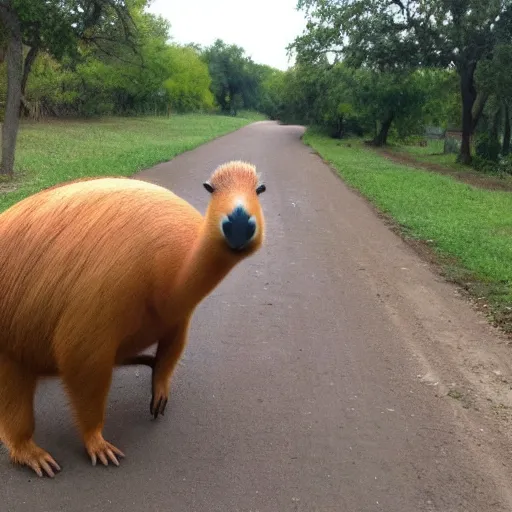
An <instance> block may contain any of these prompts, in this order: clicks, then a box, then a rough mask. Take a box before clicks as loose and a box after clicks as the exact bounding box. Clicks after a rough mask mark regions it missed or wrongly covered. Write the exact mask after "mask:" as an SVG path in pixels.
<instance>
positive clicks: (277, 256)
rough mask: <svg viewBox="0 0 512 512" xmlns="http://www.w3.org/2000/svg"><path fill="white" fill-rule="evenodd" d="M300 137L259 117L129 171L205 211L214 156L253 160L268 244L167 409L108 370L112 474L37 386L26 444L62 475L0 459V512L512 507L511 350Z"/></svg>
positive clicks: (204, 336) (229, 282) (197, 347)
mask: <svg viewBox="0 0 512 512" xmlns="http://www.w3.org/2000/svg"><path fill="white" fill-rule="evenodd" d="M301 134H302V128H300V127H282V126H278V125H276V124H275V123H271V122H261V123H256V124H253V125H251V126H249V127H246V128H243V129H242V130H240V131H238V132H236V133H234V134H231V135H228V136H226V137H223V138H221V139H218V140H216V141H214V142H212V143H210V144H207V145H205V146H203V147H201V148H199V149H197V150H195V151H192V152H189V153H186V154H183V155H181V156H179V157H177V158H176V159H174V160H173V161H172V162H170V163H166V164H162V165H159V166H157V167H155V168H153V169H150V170H148V171H145V172H143V173H141V177H143V178H144V179H147V180H150V181H154V182H157V183H159V184H162V185H164V186H167V187H170V188H172V189H173V190H175V191H176V192H177V193H179V194H181V195H183V196H184V197H185V198H187V199H188V200H189V201H191V202H192V203H193V204H194V205H195V206H197V207H199V208H200V209H201V211H204V208H205V205H206V202H207V200H208V194H207V193H206V192H205V191H204V189H203V187H202V186H201V183H202V181H203V180H204V179H205V178H206V177H207V176H208V175H209V173H210V172H211V170H212V169H213V168H214V167H215V166H216V165H218V164H220V163H223V162H225V161H226V160H231V159H237V158H242V159H245V160H248V161H250V162H252V163H254V164H256V165H257V166H258V168H259V170H260V171H261V172H262V173H263V174H264V179H265V182H266V184H267V192H266V193H265V194H264V195H263V196H262V203H263V207H264V211H265V215H266V219H267V224H268V239H267V244H266V246H265V247H264V248H263V249H262V250H261V252H260V253H259V254H258V255H257V256H255V257H253V258H252V259H250V260H247V261H246V262H244V263H242V264H241V265H240V266H238V267H237V268H236V269H235V270H234V271H233V272H232V274H230V275H229V277H228V278H227V279H226V280H225V281H224V282H223V283H222V284H221V285H220V286H219V288H217V289H216V290H215V292H214V294H213V295H211V296H210V297H209V298H208V299H207V300H206V301H205V302H203V303H202V304H201V305H200V307H199V309H198V310H197V313H196V316H195V318H194V322H193V327H192V330H191V337H190V343H189V345H188V348H187V351H186V354H185V357H184V360H183V364H181V365H180V366H179V368H178V371H177V373H176V375H175V380H174V386H173V389H172V392H171V399H170V402H169V405H168V408H167V411H166V416H165V417H164V418H161V419H159V420H158V421H157V422H154V421H152V420H151V419H150V416H149V399H150V379H149V371H148V369H146V368H140V369H136V368H126V369H122V370H119V371H117V373H116V374H115V378H114V382H113V386H112V391H111V394H110V401H109V406H108V415H107V418H108V419H107V427H106V437H107V438H108V439H109V440H111V441H112V442H113V443H114V444H116V445H117V446H119V448H121V449H122V450H124V451H125V453H126V455H127V457H126V459H124V461H123V462H122V463H121V467H120V468H113V467H110V468H108V469H106V468H103V467H96V468H92V467H91V466H90V464H89V462H88V460H87V459H86V457H85V456H84V453H83V449H82V446H81V445H80V443H79V442H78V440H77V437H76V433H75V430H74V428H73V426H72V422H71V418H70V413H69V409H68V408H67V405H66V400H65V397H64V394H63V392H62V390H61V388H60V385H59V384H58V383H57V382H49V383H44V384H43V385H41V386H40V389H39V392H38V395H37V404H36V405H37V411H36V414H37V439H38V441H39V442H40V443H41V444H42V446H44V447H45V448H47V449H48V450H49V451H50V452H51V453H52V454H53V455H54V456H55V458H56V459H57V460H58V461H59V462H60V463H61V464H62V466H63V472H62V473H61V474H60V475H58V477H57V478H56V479H55V480H53V481H51V480H48V479H45V480H39V479H37V478H34V477H33V476H32V474H31V473H30V472H29V471H26V470H15V469H12V468H11V467H10V465H9V463H8V462H7V461H6V457H5V456H4V455H3V454H2V458H1V459H0V511H2V512H4V511H5V512H22V511H27V512H43V511H48V512H60V511H66V512H77V511H84V512H86V511H109V512H110V511H119V512H121V511H127V512H128V511H134V512H164V511H166V512H167V511H169V512H171V511H172V512H250V511H252V512H256V511H259V512H288V511H290V512H333V511H339V512H370V511H371V512H374V511H375V512H376V511H386V512H423V511H439V512H455V511H457V512H459V511H460V512H462V511H464V512H466V511H475V512H486V511H510V510H512V487H511V486H512V478H511V476H512V475H511V472H510V465H511V462H510V447H512V444H510V439H508V432H507V429H506V428H503V427H502V425H503V424H504V421H506V420H507V417H506V411H507V409H506V408H499V409H498V408H496V407H494V406H495V405H496V404H498V403H499V402H502V403H505V404H507V403H508V402H507V400H508V393H510V386H509V385H508V384H507V383H505V382H503V381H506V380H507V378H508V375H509V374H512V371H511V369H510V367H509V365H508V363H507V361H509V360H510V357H509V356H508V355H507V351H508V350H510V349H508V348H507V346H506V344H505V342H504V340H502V339H501V338H500V337H499V336H498V335H497V334H495V333H492V331H491V329H490V328H489V327H488V326H487V325H486V323H485V321H484V320H483V319H482V318H480V317H479V316H477V314H476V313H474V312H473V311H472V310H471V308H470V307H469V306H468V305H467V304H466V303H465V302H464V301H463V300H462V299H461V298H460V297H458V296H457V293H456V290H455V289H454V288H453V287H452V286H450V285H448V284H445V283H444V282H442V280H441V279H440V278H438V277H436V275H435V274H434V273H432V272H431V270H430V269H429V268H428V267H427V265H426V264H424V263H423V262H422V261H421V260H420V259H419V258H418V257H417V256H416V255H415V254H414V253H413V252H412V251H411V250H410V249H409V248H408V246H406V245H405V244H404V243H402V242H401V241H400V239H399V238H397V237H396V236H395V235H394V234H393V233H392V232H391V231H390V230H389V229H388V228H387V227H386V226H385V225H384V223H383V222H382V221H381V220H380V219H379V218H378V217H377V216H376V215H375V214H374V213H373V211H372V209H371V208H370V207H369V206H368V205H367V204H366V203H365V201H364V200H362V199H361V198H360V197H358V196H357V195H356V194H355V193H353V192H351V191H349V190H348V189H347V188H346V186H345V185H344V184H343V182H342V181H341V180H340V179H339V178H337V177H336V176H335V175H334V173H332V172H331V170H330V169H329V168H328V167H327V166H326V165H325V164H323V163H322V161H321V160H320V159H319V158H318V157H317V156H316V155H315V154H313V153H312V152H311V150H310V149H308V148H307V147H306V146H304V145H303V144H302V143H301V141H300V136H301ZM505 356H506V357H505ZM452 388H453V389H452ZM450 389H452V391H451V392H450V394H451V395H452V396H451V397H450V396H447V393H448V391H450ZM453 390H455V391H453ZM496 411H498V412H499V413H500V414H502V415H505V416H503V417H502V418H497V417H496V415H495V412H496Z"/></svg>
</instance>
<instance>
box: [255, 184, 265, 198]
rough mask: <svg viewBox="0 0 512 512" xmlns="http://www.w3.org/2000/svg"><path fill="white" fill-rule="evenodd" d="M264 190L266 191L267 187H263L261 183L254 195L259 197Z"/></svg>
mask: <svg viewBox="0 0 512 512" xmlns="http://www.w3.org/2000/svg"><path fill="white" fill-rule="evenodd" d="M265 190H267V187H266V186H265V184H264V183H262V184H261V185H260V186H259V187H258V188H257V189H256V194H258V195H260V194H263V192H265Z"/></svg>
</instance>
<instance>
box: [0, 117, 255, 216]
mask: <svg viewBox="0 0 512 512" xmlns="http://www.w3.org/2000/svg"><path fill="white" fill-rule="evenodd" d="M259 119H264V117H263V116H261V115H259V114H255V113H253V112H242V113H240V114H239V115H238V116H237V117H228V116H220V115H199V114H197V115H175V116H171V117H170V118H162V117H140V118H107V119H102V120H92V121H49V122H42V123H24V124H22V127H21V129H20V133H19V138H18V146H17V153H16V173H17V177H16V179H15V181H14V182H7V181H3V182H0V211H3V210H5V209H6V208H8V207H9V206H11V205H12V204H14V203H16V202H17V201H19V200H21V199H23V198H24V197H26V196H28V195H30V194H33V193H35V192H37V191H39V190H41V189H43V188H46V187H49V186H52V185H54V184H56V183H60V182H63V181H68V180H72V179H76V178H81V177H86V176H104V175H122V176H130V175H133V174H134V173H135V172H137V171H139V170H141V169H144V168H147V167H150V166H152V165H155V164H157V163H159V162H163V161H167V160H170V159H172V158H174V157H175V156H176V155H178V154H180V153H182V152H184V151H187V150H190V149H193V148H195V147H197V146H199V145H201V144H203V143H205V142H208V141H210V140H212V139H214V138H215V137H218V136H221V135H224V134H226V133H229V132H232V131H234V130H236V129H238V128H241V127H242V126H245V125H247V124H249V123H251V122H253V121H256V120H259Z"/></svg>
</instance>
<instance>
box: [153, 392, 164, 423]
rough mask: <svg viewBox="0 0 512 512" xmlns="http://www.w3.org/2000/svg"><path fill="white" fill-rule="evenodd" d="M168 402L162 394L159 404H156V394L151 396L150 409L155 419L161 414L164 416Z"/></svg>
mask: <svg viewBox="0 0 512 512" xmlns="http://www.w3.org/2000/svg"><path fill="white" fill-rule="evenodd" d="M167 402H168V399H167V398H164V397H163V396H161V397H160V398H159V399H158V402H157V404H156V405H155V395H153V396H152V397H151V407H150V411H151V414H152V415H153V417H154V418H155V420H156V419H157V418H158V415H159V414H161V415H162V416H164V415H165V414H164V413H165V408H166V407H167Z"/></svg>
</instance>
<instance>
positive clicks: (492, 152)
mask: <svg viewBox="0 0 512 512" xmlns="http://www.w3.org/2000/svg"><path fill="white" fill-rule="evenodd" d="M500 149H501V146H500V143H499V141H498V140H497V139H496V138H495V137H493V136H492V135H491V134H489V133H483V134H481V135H479V136H478V137H477V139H476V140H475V153H476V155H477V156H478V157H480V158H481V159H484V160H488V161H490V162H497V161H498V159H499V155H500Z"/></svg>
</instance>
